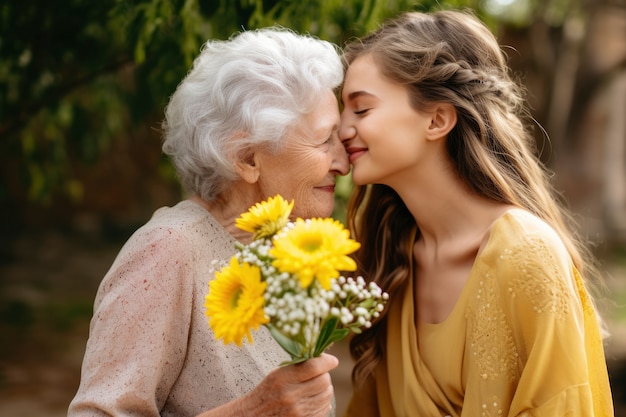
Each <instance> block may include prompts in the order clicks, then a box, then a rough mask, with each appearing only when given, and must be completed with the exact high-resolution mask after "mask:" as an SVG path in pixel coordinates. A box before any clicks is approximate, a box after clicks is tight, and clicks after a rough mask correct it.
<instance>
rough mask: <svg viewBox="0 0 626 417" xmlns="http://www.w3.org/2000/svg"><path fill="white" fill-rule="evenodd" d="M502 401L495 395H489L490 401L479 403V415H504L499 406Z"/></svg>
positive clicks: (485, 416) (492, 416)
mask: <svg viewBox="0 0 626 417" xmlns="http://www.w3.org/2000/svg"><path fill="white" fill-rule="evenodd" d="M501 404H502V401H500V399H499V398H498V396H497V395H494V396H492V397H491V401H490V402H488V403H483V404H482V405H481V410H480V415H481V416H482V417H498V416H502V415H504V410H502V407H501Z"/></svg>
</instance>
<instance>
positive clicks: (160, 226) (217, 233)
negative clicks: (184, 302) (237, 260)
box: [124, 200, 234, 256]
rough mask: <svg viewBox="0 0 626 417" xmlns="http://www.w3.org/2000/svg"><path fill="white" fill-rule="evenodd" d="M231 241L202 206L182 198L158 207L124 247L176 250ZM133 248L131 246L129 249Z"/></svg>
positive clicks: (196, 248)
mask: <svg viewBox="0 0 626 417" xmlns="http://www.w3.org/2000/svg"><path fill="white" fill-rule="evenodd" d="M230 243H232V244H231V245H230V246H231V247H232V246H233V244H234V239H233V238H232V237H231V235H230V234H229V233H228V232H227V231H226V230H224V228H223V227H222V226H221V225H220V224H219V223H218V222H217V221H216V220H215V219H214V218H213V217H212V216H211V215H210V214H209V213H208V212H207V211H206V210H205V209H204V208H202V207H200V206H198V205H197V204H195V203H193V202H191V201H189V200H184V201H181V202H179V203H178V204H176V205H175V206H172V207H161V208H159V209H158V210H156V211H155V212H154V214H153V215H152V218H150V220H149V221H148V222H147V223H146V224H144V225H143V226H142V227H140V228H139V229H137V231H136V232H135V233H134V234H133V235H132V236H131V237H130V238H129V240H128V241H127V243H126V245H125V247H124V249H129V248H135V249H144V250H145V249H150V250H151V251H164V252H165V253H177V254H178V255H179V256H180V254H181V253H183V252H189V251H195V250H201V251H206V250H210V249H212V248H216V249H217V248H220V247H223V246H225V245H227V244H230ZM131 252H133V250H131Z"/></svg>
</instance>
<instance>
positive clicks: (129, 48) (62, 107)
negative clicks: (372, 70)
mask: <svg viewBox="0 0 626 417" xmlns="http://www.w3.org/2000/svg"><path fill="white" fill-rule="evenodd" d="M462 6H465V7H472V8H474V9H477V10H479V9H480V7H479V6H480V5H479V1H478V0H475V1H462V0H444V1H435V0H433V1H414V0H413V1H411V0H388V1H376V0H317V1H295V0H209V1H206V0H134V1H133V0H101V1H98V2H92V1H88V0H66V1H64V2H63V4H62V5H60V4H57V3H54V2H25V1H7V2H3V3H2V5H0V137H1V138H2V139H1V140H0V164H1V166H2V170H3V171H2V174H3V176H2V177H3V180H2V183H0V200H2V199H4V198H8V196H9V190H8V185H7V182H6V177H7V175H8V176H11V177H12V182H13V183H15V182H16V181H17V183H18V184H19V185H20V187H22V189H23V190H27V192H26V193H25V195H26V196H27V197H26V198H27V200H29V201H30V202H31V203H32V202H34V203H46V202H50V201H52V200H53V199H54V198H55V197H57V196H59V195H61V196H63V197H64V198H66V199H69V200H70V201H77V202H79V201H80V199H81V197H82V195H83V184H82V182H81V179H80V176H79V175H78V174H77V173H76V172H75V170H73V168H72V167H73V166H74V165H75V164H76V163H80V164H83V165H86V166H88V165H89V164H93V163H95V162H96V161H97V160H98V158H99V157H100V156H101V155H103V153H104V152H106V151H107V150H108V149H110V147H111V145H112V143H113V142H114V141H115V140H116V138H119V137H120V136H122V135H123V133H124V132H125V131H127V130H129V129H130V128H132V127H133V126H138V125H143V124H151V125H154V124H155V120H159V119H160V118H161V115H162V110H163V107H164V106H165V104H166V102H167V99H168V97H169V95H170V94H171V93H172V92H173V91H174V89H175V88H176V85H177V84H178V82H179V81H180V80H181V79H182V78H183V77H184V75H185V74H186V72H187V71H188V68H189V67H190V64H191V63H192V61H193V59H194V57H195V56H196V54H197V53H198V51H199V49H200V47H201V45H202V44H203V43H204V42H205V41H206V40H207V39H209V38H220V39H225V38H228V37H229V36H231V35H232V34H233V33H235V32H237V31H241V30H243V29H254V28H258V27H261V26H268V25H273V24H279V25H283V26H286V27H290V28H292V29H294V30H296V31H298V32H302V33H310V34H312V35H315V36H318V37H320V38H322V39H326V40H330V41H332V42H335V43H337V44H341V43H343V42H344V41H345V40H346V39H347V38H348V37H350V36H357V35H361V34H363V33H365V32H366V31H369V30H370V29H372V28H374V27H375V26H376V25H377V24H378V23H379V22H381V21H382V19H384V18H385V17H387V16H391V15H393V14H396V13H397V12H398V11H400V10H428V9H432V8H449V7H462ZM157 123H158V122H157ZM164 164H166V162H165V161H164ZM159 171H160V173H162V174H163V175H166V176H171V175H172V170H171V169H168V168H167V167H164V168H163V169H161V170H159Z"/></svg>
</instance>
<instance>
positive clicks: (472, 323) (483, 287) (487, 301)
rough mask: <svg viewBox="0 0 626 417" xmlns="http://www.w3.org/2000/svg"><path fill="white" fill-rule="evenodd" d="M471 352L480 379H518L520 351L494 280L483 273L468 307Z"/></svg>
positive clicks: (467, 316)
mask: <svg viewBox="0 0 626 417" xmlns="http://www.w3.org/2000/svg"><path fill="white" fill-rule="evenodd" d="M466 318H467V319H468V326H469V334H470V337H471V341H470V352H471V354H472V356H473V357H474V361H475V362H476V365H477V368H478V371H479V373H480V376H481V378H482V379H483V380H495V379H497V378H502V377H504V378H505V379H506V380H508V381H514V380H516V379H517V378H519V371H518V362H519V354H518V352H517V350H516V347H515V343H514V340H513V333H512V331H511V328H510V327H509V325H508V323H507V322H506V319H505V315H504V311H503V310H502V307H501V305H500V302H499V300H498V294H497V290H496V282H495V279H494V278H493V277H492V276H491V275H490V274H489V273H486V274H485V276H484V279H483V280H482V281H480V282H479V287H478V290H477V291H476V298H475V300H471V301H470V302H469V303H468V306H467V312H466Z"/></svg>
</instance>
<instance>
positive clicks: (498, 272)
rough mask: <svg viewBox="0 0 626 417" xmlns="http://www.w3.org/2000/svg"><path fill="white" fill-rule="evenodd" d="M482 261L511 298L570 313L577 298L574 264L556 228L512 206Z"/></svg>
mask: <svg viewBox="0 0 626 417" xmlns="http://www.w3.org/2000/svg"><path fill="white" fill-rule="evenodd" d="M481 261H482V262H483V263H484V264H485V265H486V266H487V268H488V270H489V271H490V275H491V277H492V278H493V279H492V280H490V281H491V282H492V284H493V285H496V286H497V287H498V288H499V289H500V290H499V292H500V293H501V294H502V295H506V296H507V297H511V300H510V301H511V302H513V301H514V300H517V303H520V302H522V303H528V305H529V306H530V307H532V309H533V310H535V311H537V312H540V311H546V310H550V311H552V312H554V313H557V314H558V315H561V314H566V313H567V305H568V304H569V303H570V302H571V301H572V300H575V299H576V287H575V279H574V276H573V273H574V272H573V271H574V266H573V263H572V260H571V258H570V256H569V253H568V251H567V249H566V247H565V245H564V243H563V242H562V240H561V239H560V237H559V235H558V234H557V233H556V231H555V230H554V229H553V228H552V227H551V226H550V225H548V224H547V223H546V222H545V221H543V220H542V219H540V218H538V217H537V216H535V215H533V214H531V213H529V212H526V211H524V210H517V209H516V210H511V211H509V212H507V213H506V214H504V215H503V216H502V217H501V218H500V219H498V221H497V222H496V223H495V224H494V225H493V228H492V232H491V236H490V239H489V242H488V247H486V248H485V251H484V255H482V256H481Z"/></svg>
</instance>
